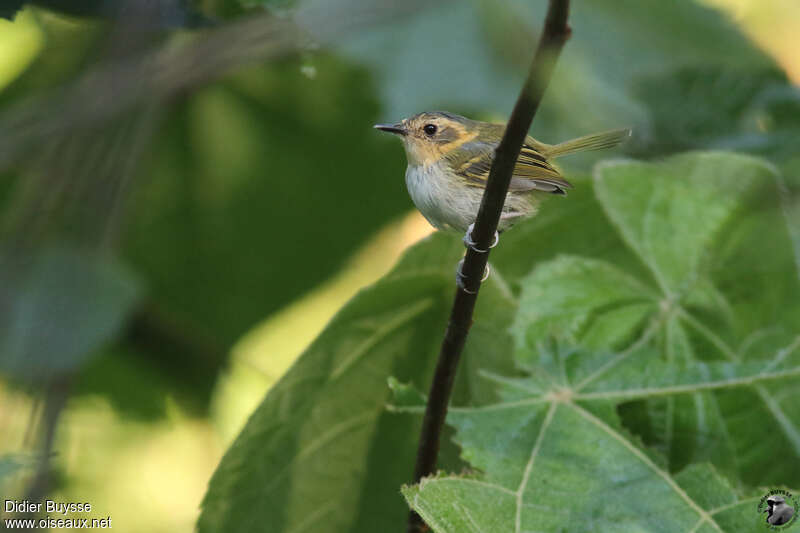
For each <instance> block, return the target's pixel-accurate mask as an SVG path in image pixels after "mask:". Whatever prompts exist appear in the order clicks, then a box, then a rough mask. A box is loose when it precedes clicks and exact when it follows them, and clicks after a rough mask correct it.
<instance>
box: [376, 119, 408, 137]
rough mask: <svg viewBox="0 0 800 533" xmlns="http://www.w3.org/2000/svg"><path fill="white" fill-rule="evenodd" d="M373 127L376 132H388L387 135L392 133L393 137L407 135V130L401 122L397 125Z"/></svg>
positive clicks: (377, 125)
mask: <svg viewBox="0 0 800 533" xmlns="http://www.w3.org/2000/svg"><path fill="white" fill-rule="evenodd" d="M373 127H374V128H375V129H376V130H381V131H388V132H389V133H394V134H395V135H406V134H407V133H408V130H407V129H406V127H405V126H404V125H403V123H402V122H398V123H397V124H375V126H373Z"/></svg>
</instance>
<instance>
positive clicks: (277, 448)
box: [198, 235, 515, 533]
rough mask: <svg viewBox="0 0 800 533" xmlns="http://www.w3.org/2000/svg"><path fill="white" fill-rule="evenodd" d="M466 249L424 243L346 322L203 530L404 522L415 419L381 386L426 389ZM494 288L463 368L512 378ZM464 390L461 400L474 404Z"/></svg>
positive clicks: (309, 365) (509, 308)
mask: <svg viewBox="0 0 800 533" xmlns="http://www.w3.org/2000/svg"><path fill="white" fill-rule="evenodd" d="M462 249H463V248H462V246H461V243H460V241H459V240H458V239H456V238H453V236H447V235H436V236H435V237H433V238H431V239H428V240H426V241H425V242H423V243H421V244H420V245H418V246H416V247H415V248H413V249H412V250H411V251H410V252H409V253H408V254H407V255H406V256H405V258H404V259H403V260H402V261H401V262H400V264H399V265H398V266H397V268H396V269H395V270H394V271H393V272H392V273H391V274H389V275H388V276H387V277H386V278H384V279H383V280H382V281H381V282H379V283H378V284H376V285H375V286H373V287H371V288H369V289H366V290H364V291H362V292H361V293H360V294H359V295H358V296H357V297H356V298H354V299H353V300H352V301H351V302H350V303H349V304H348V305H347V306H345V307H344V308H343V309H342V310H341V311H340V312H339V314H338V315H337V316H336V317H335V318H334V320H333V321H332V322H331V323H330V325H329V326H328V327H327V328H326V330H325V331H324V332H323V333H322V335H321V336H320V337H319V339H317V341H315V342H314V344H313V345H312V346H311V347H310V348H309V349H308V350H307V351H306V352H305V353H304V354H303V355H302V356H301V357H300V359H299V360H298V361H297V363H296V364H295V365H294V367H292V369H291V370H290V371H289V372H288V373H287V374H286V375H285V376H284V377H283V379H281V381H280V382H279V383H278V384H277V385H276V386H275V387H274V388H273V389H272V390H271V391H270V392H269V394H268V395H267V397H266V399H265V400H264V402H263V403H262V404H261V406H260V407H259V408H258V409H257V410H256V412H255V413H254V414H253V416H252V417H251V418H250V421H249V422H248V424H247V426H246V427H245V429H244V430H243V432H242V433H241V435H240V436H239V437H238V438H237V440H236V442H235V443H234V444H233V446H232V447H231V448H230V450H228V452H227V454H226V455H225V457H224V458H223V460H222V462H221V463H220V466H219V468H218V469H217V472H216V473H215V474H214V477H213V478H212V480H211V483H210V485H209V492H208V494H207V495H206V498H205V500H204V503H203V513H202V516H201V517H200V521H199V523H198V528H199V530H200V531H227V530H236V529H248V528H249V527H250V525H251V524H254V523H261V524H269V525H270V530H271V531H289V530H292V529H296V528H308V529H312V530H313V529H320V528H322V529H324V530H325V531H327V532H331V533H333V532H336V531H389V530H392V529H397V527H398V524H402V523H403V521H404V518H405V515H406V511H405V509H404V508H403V507H404V506H403V505H402V499H400V498H399V495H398V494H397V492H396V489H392V487H399V486H400V484H402V483H403V482H404V481H407V480H408V476H409V475H410V473H411V471H412V467H413V462H414V450H415V448H416V447H415V445H414V443H415V442H416V439H417V435H418V430H419V420H418V418H417V417H416V416H412V415H406V414H402V415H400V414H392V413H389V412H387V411H386V410H385V404H386V402H387V400H388V399H389V397H390V391H389V389H388V388H387V387H386V379H387V377H388V376H391V375H395V376H397V377H398V378H399V379H400V380H402V381H403V382H405V383H412V384H414V385H417V386H423V387H424V386H426V385H427V383H428V380H429V379H430V375H431V373H432V370H433V366H434V364H435V361H436V355H437V353H438V351H439V345H440V340H441V335H442V334H443V332H444V327H445V321H446V317H447V313H448V310H449V306H450V302H451V298H452V291H453V287H454V280H453V265H454V264H455V263H456V261H457V259H458V256H459V254H460V253H461V250H462ZM492 279H494V280H495V281H494V282H493V283H488V284H486V285H485V286H484V288H483V290H482V291H481V295H482V297H481V303H479V306H478V309H477V315H476V323H482V327H481V328H479V329H476V330H474V331H473V332H472V335H470V340H469V342H468V344H467V349H466V352H465V354H464V361H465V363H466V362H469V363H468V364H466V365H465V367H464V368H466V369H470V368H476V367H481V368H483V369H487V370H490V371H495V372H501V371H506V368H507V364H508V362H507V361H508V360H507V357H506V354H507V350H508V343H507V342H506V341H504V340H503V339H504V338H505V337H506V334H505V330H506V328H507V327H508V323H509V321H510V318H511V315H512V314H513V311H514V307H515V303H514V301H513V300H510V299H509V296H508V293H507V292H506V290H505V289H504V287H502V285H498V283H497V281H498V279H499V278H496V277H495V276H493V278H492ZM476 347H480V348H479V349H476ZM476 371H477V370H476ZM466 373H470V371H469V370H467V372H466ZM469 381H470V380H463V381H462V382H461V383H460V386H459V388H461V391H459V392H458V393H457V397H458V396H461V397H464V396H468V397H469V396H471V394H470V389H469V386H468V384H469ZM465 382H466V386H465ZM467 399H469V398H467ZM451 454H452V452H448V451H447V449H445V453H444V457H445V462H444V464H453V465H454V462H453V459H452V455H451ZM448 456H449V457H450V459H449V460H448V459H447V457H448ZM321 524H324V526H322V525H321Z"/></svg>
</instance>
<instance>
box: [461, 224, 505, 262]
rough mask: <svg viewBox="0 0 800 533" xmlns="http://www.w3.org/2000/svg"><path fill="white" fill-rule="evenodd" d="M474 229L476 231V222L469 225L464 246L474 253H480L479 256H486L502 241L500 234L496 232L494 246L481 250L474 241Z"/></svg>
mask: <svg viewBox="0 0 800 533" xmlns="http://www.w3.org/2000/svg"><path fill="white" fill-rule="evenodd" d="M501 218H502V217H501ZM473 229H475V223H474V222H473V223H472V224H470V225H469V227H468V228H467V233H465V234H464V239H463V241H464V246H466V247H467V248H472V250H473V251H475V252H478V253H479V254H485V253H487V252H488V251H489V250H491V249H492V248H494V247H495V246H497V242H498V241H499V240H500V234H499V233H497V232H496V231H495V232H494V242H492V244H490V245H489V248H487V249H486V250H481V249H480V248H478V247H477V246H476V244H477V243H476V242H475V241H473V240H472V230H473Z"/></svg>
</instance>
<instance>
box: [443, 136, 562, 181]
mask: <svg viewBox="0 0 800 533" xmlns="http://www.w3.org/2000/svg"><path fill="white" fill-rule="evenodd" d="M534 143H535V141H533V139H531V138H528V139H527V140H526V141H525V144H524V145H523V146H522V150H521V151H520V153H519V157H518V158H517V164H516V165H515V166H514V173H513V174H512V178H511V184H510V185H509V188H508V190H509V191H532V190H536V191H544V192H550V193H553V194H566V192H565V190H564V189H569V188H572V185H570V183H569V182H568V181H567V180H565V179H564V178H562V177H561V174H560V173H559V172H558V170H556V169H555V168H553V166H552V165H551V164H550V163H549V162H548V161H547V158H545V157H544V156H543V155H542V154H540V153H539V151H538V150H537V149H536V148H535V147H534ZM495 147H496V144H493V143H484V142H469V143H467V144H464V145H462V146H461V147H459V149H457V150H453V151H452V152H451V153H450V154H447V156H445V157H447V158H448V159H449V160H450V163H451V168H452V169H453V170H454V171H455V173H456V174H457V175H458V176H460V177H461V178H463V179H464V182H465V183H466V184H467V185H471V186H473V187H486V182H487V180H488V179H489V170H490V169H491V167H492V160H493V159H494V150H495ZM453 152H457V153H453Z"/></svg>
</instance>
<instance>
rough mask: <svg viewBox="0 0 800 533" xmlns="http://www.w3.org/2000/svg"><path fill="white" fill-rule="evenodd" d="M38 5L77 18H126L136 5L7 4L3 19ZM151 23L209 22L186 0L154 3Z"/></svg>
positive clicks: (57, 0)
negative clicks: (26, 5)
mask: <svg viewBox="0 0 800 533" xmlns="http://www.w3.org/2000/svg"><path fill="white" fill-rule="evenodd" d="M25 4H28V5H35V6H38V7H44V8H47V9H51V10H53V11H56V12H58V13H62V14H65V15H72V16H78V17H101V18H124V17H127V16H130V15H132V14H133V13H132V11H134V9H132V7H133V6H134V5H135V4H132V3H130V2H126V1H121V0H77V1H76V0H10V2H9V1H6V0H4V4H3V5H2V6H0V17H3V18H9V19H11V18H13V16H14V15H15V14H16V12H17V10H19V9H21V8H22V7H23V5H25ZM148 11H149V15H150V16H151V17H152V18H151V22H155V23H156V24H157V25H158V26H160V27H165V28H175V27H181V26H188V27H194V26H198V25H204V24H206V23H207V22H209V21H208V20H207V19H205V17H203V16H201V15H200V14H199V13H197V12H196V11H195V10H194V9H192V7H191V6H190V5H189V4H188V3H187V1H185V0H155V1H154V2H152V1H151V2H150V3H149V5H148Z"/></svg>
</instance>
